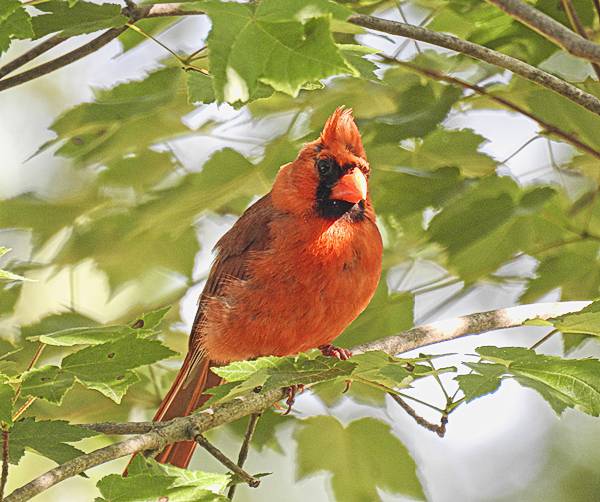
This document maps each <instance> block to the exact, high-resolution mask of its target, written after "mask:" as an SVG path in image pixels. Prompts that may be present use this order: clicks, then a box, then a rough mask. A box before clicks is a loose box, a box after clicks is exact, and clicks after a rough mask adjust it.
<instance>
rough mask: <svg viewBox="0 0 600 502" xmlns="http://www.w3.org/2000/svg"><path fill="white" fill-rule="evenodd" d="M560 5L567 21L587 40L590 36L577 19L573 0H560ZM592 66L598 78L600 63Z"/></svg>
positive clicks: (599, 77) (599, 76) (599, 75)
mask: <svg viewBox="0 0 600 502" xmlns="http://www.w3.org/2000/svg"><path fill="white" fill-rule="evenodd" d="M562 6H563V9H564V10H565V14H566V15H567V19H568V20H569V23H571V26H572V27H573V29H574V30H575V31H576V32H577V34H578V35H579V36H581V37H583V38H585V39H586V40H589V39H590V37H588V34H587V33H586V31H585V27H584V26H583V23H582V22H581V19H579V16H578V15H577V10H576V9H575V6H574V5H573V2H571V0H562ZM592 68H593V69H594V73H595V74H596V77H598V79H599V80H600V65H598V64H597V63H592Z"/></svg>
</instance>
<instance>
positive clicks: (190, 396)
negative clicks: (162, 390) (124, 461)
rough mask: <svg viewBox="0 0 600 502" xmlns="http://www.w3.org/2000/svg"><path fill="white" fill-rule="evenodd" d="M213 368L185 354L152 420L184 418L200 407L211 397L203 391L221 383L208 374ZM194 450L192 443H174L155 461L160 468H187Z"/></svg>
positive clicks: (193, 442)
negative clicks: (165, 465) (165, 466)
mask: <svg viewBox="0 0 600 502" xmlns="http://www.w3.org/2000/svg"><path fill="white" fill-rule="evenodd" d="M213 366H214V364H213V363H212V361H210V360H208V359H206V358H203V357H198V353H194V351H190V352H188V354H187V356H186V358H185V360H184V361H183V365H182V366H181V369H180V370H179V373H177V376H176V377H175V381H174V382H173V384H172V385H171V388H170V389H169V392H167V395H166V396H165V398H164V399H163V400H162V403H160V406H159V408H158V410H157V411H156V415H154V419H153V420H154V421H155V422H159V421H165V420H170V419H172V418H175V417H183V416H187V415H189V414H190V413H192V412H193V411H194V410H195V409H197V408H199V407H200V406H202V405H203V404H204V403H205V402H206V401H207V400H208V398H209V397H210V396H208V395H206V394H204V390H205V389H208V388H210V387H215V386H216V385H219V384H220V383H221V378H220V377H218V376H217V375H215V374H214V373H213V372H212V371H210V368H212V367H213ZM195 448H196V442H195V441H181V442H179V443H174V444H171V445H169V446H167V447H166V448H165V449H164V450H163V451H161V452H160V453H159V454H158V456H156V457H155V460H156V461H157V462H160V463H161V464H172V465H174V466H177V467H182V468H186V467H187V466H188V464H189V463H190V460H191V458H192V454H193V453H194V450H195Z"/></svg>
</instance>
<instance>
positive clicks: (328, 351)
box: [319, 344, 352, 361]
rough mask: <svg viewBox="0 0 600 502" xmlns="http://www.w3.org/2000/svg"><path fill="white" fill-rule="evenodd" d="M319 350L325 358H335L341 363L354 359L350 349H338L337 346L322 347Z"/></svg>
mask: <svg viewBox="0 0 600 502" xmlns="http://www.w3.org/2000/svg"><path fill="white" fill-rule="evenodd" d="M319 350H320V351H321V354H323V355H324V356H328V357H335V358H337V359H339V360H340V361H346V360H348V359H350V358H351V357H352V352H350V351H349V350H348V349H343V348H341V347H336V346H335V345H330V344H327V345H321V346H320V347H319Z"/></svg>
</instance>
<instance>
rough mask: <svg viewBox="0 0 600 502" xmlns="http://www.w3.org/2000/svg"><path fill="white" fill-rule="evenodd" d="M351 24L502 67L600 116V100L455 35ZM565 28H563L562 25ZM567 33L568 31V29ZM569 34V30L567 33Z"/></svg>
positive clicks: (368, 21) (362, 21) (381, 23)
mask: <svg viewBox="0 0 600 502" xmlns="http://www.w3.org/2000/svg"><path fill="white" fill-rule="evenodd" d="M348 22H350V23H352V24H356V25H358V26H362V27H363V28H369V29H371V30H375V31H383V32H385V33H389V34H391V35H398V36H401V37H408V38H412V39H414V40H420V41H422V42H427V43H430V44H433V45H437V46H439V47H445V48H446V49H451V50H453V51H456V52H460V53H462V54H465V55H467V56H471V57H473V58H475V59H479V60H480V61H485V62H486V63H490V64H493V65H495V66H499V67H500V68H504V69H506V70H510V71H511V72H513V73H515V74H517V75H519V76H521V77H523V78H525V79H527V80H530V81H531V82H535V83H536V84H539V85H541V86H543V87H546V88H547V89H550V90H552V91H554V92H556V93H557V94H560V95H562V96H564V97H566V98H567V99H570V100H571V101H573V102H574V103H577V104H578V105H580V106H582V107H583V108H585V109H587V110H589V111H591V112H593V113H595V114H596V115H600V99H598V98H597V97H596V96H594V95H592V94H590V93H588V92H585V91H584V90H582V89H579V88H578V87H576V86H574V85H572V84H569V83H568V82H565V81H564V80H561V79H560V78H558V77H555V76H554V75H551V74H550V73H547V72H545V71H543V70H540V69H539V68H535V67H534V66H531V65H529V64H527V63H524V62H523V61H520V60H519V59H516V58H513V57H511V56H507V55H506V54H502V53H501V52H497V51H494V50H492V49H488V48H487V47H483V46H481V45H478V44H474V43H472V42H468V41H466V40H462V39H460V38H457V37H454V36H452V35H447V34H444V33H437V32H435V31H431V30H428V29H427V28H422V27H420V26H413V25H410V24H406V23H400V22H398V21H389V20H387V19H380V18H377V17H373V16H367V15H363V14H356V15H354V16H350V18H348ZM561 26H562V25H561ZM565 29H566V28H565ZM567 31H568V30H567Z"/></svg>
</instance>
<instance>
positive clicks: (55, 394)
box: [21, 366, 75, 405]
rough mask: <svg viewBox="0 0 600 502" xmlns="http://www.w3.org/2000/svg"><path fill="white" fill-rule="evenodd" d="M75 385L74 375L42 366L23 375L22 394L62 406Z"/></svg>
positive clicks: (55, 368)
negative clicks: (63, 400)
mask: <svg viewBox="0 0 600 502" xmlns="http://www.w3.org/2000/svg"><path fill="white" fill-rule="evenodd" d="M74 383H75V378H74V377H73V375H72V374H70V373H68V372H66V371H63V370H62V369H61V368H59V367H58V366H42V367H41V368H38V369H33V370H30V371H28V372H27V373H25V374H24V375H23V383H22V387H21V392H22V393H23V395H25V396H34V397H39V398H41V399H45V400H46V401H48V402H50V403H54V404H58V405H60V404H61V403H62V399H63V397H64V395H65V394H66V393H67V391H68V390H69V389H71V387H73V384H74Z"/></svg>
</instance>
